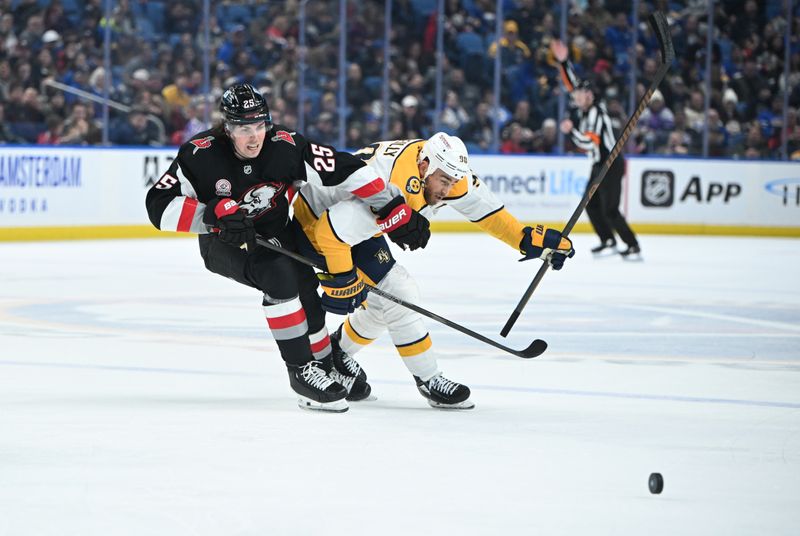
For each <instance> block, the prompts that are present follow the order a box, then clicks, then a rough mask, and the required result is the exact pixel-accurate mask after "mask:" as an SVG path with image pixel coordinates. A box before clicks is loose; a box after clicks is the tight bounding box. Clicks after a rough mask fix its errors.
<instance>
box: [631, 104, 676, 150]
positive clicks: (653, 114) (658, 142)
mask: <svg viewBox="0 0 800 536" xmlns="http://www.w3.org/2000/svg"><path fill="white" fill-rule="evenodd" d="M674 127H675V116H674V115H673V113H672V110H670V109H669V108H667V107H666V105H665V104H664V95H662V93H661V92H660V91H659V90H655V92H653V96H652V97H650V104H649V105H648V106H647V108H645V110H644V112H642V115H641V117H640V118H639V130H640V131H641V132H642V134H643V135H644V139H645V141H646V142H647V146H648V147H649V148H651V149H655V148H656V147H660V146H662V145H664V144H665V143H666V141H667V138H668V137H669V133H670V132H671V131H672V129H673V128H674Z"/></svg>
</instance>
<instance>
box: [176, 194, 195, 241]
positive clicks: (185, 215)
mask: <svg viewBox="0 0 800 536" xmlns="http://www.w3.org/2000/svg"><path fill="white" fill-rule="evenodd" d="M196 213H197V199H192V198H191V197H184V198H183V207H181V215H180V217H179V218H178V229H177V230H178V232H179V233H188V232H189V231H190V230H191V228H192V221H193V220H194V215H195V214H196Z"/></svg>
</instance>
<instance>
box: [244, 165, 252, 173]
mask: <svg viewBox="0 0 800 536" xmlns="http://www.w3.org/2000/svg"><path fill="white" fill-rule="evenodd" d="M252 172H253V166H251V165H250V164H247V165H246V166H244V174H245V175H250V174H251V173H252Z"/></svg>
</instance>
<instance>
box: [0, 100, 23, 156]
mask: <svg viewBox="0 0 800 536" xmlns="http://www.w3.org/2000/svg"><path fill="white" fill-rule="evenodd" d="M5 115H6V109H5V105H4V104H3V103H2V102H0V145H5V144H6V143H25V140H24V139H23V138H20V137H19V136H17V135H16V134H14V132H12V130H11V126H10V125H9V123H8V122H7V121H6V119H5Z"/></svg>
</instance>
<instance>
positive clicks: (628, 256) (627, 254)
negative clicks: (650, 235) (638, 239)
mask: <svg viewBox="0 0 800 536" xmlns="http://www.w3.org/2000/svg"><path fill="white" fill-rule="evenodd" d="M619 254H620V255H622V258H623V259H625V260H626V261H640V260H642V248H640V247H639V244H636V245H635V246H628V249H626V250H625V251H620V252H619Z"/></svg>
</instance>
